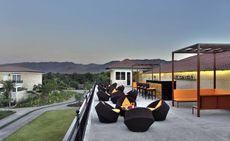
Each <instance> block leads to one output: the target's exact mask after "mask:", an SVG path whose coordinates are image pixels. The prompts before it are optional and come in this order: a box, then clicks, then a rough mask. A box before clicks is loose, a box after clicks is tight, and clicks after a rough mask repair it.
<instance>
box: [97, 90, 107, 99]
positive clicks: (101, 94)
mask: <svg viewBox="0 0 230 141" xmlns="http://www.w3.org/2000/svg"><path fill="white" fill-rule="evenodd" d="M97 97H98V99H99V100H100V101H108V100H109V97H110V96H109V95H108V94H107V93H106V92H104V91H98V92H97Z"/></svg>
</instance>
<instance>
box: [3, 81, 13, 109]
mask: <svg viewBox="0 0 230 141" xmlns="http://www.w3.org/2000/svg"><path fill="white" fill-rule="evenodd" d="M2 84H3V89H4V95H5V97H6V99H8V100H9V107H11V92H12V90H13V89H14V83H13V81H11V80H7V81H3V82H2Z"/></svg>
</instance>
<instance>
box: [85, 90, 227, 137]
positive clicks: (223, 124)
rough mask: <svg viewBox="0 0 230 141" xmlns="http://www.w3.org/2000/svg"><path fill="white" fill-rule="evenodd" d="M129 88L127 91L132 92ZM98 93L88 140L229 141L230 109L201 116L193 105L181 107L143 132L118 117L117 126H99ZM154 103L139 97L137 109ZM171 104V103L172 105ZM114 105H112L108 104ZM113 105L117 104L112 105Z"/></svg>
mask: <svg viewBox="0 0 230 141" xmlns="http://www.w3.org/2000/svg"><path fill="white" fill-rule="evenodd" d="M129 90H130V88H126V89H125V91H126V92H127V91H129ZM96 93H97V89H96V90H95V94H94V100H93V103H92V107H91V111H90V115H89V121H88V126H87V129H86V135H85V141H106V140H109V141H142V140H144V141H168V140H172V141H174V140H177V141H194V140H204V141H206V140H209V141H229V140H230V134H229V131H230V122H229V115H230V111H229V110H204V111H201V117H199V118H198V117H196V116H195V115H192V113H191V106H192V105H193V104H194V103H186V104H182V103H181V104H180V107H179V108H176V107H171V106H170V111H169V114H168V116H167V119H166V120H165V121H162V122H154V124H153V125H152V126H151V127H150V128H149V130H148V131H146V132H143V133H136V132H131V131H129V130H128V128H127V127H126V126H125V124H124V119H123V117H119V119H118V121H117V122H116V123H112V124H104V123H100V122H99V120H98V117H97V114H96V111H95V106H96V104H97V103H98V102H99V101H98V98H97V95H96ZM151 102H152V100H145V99H143V98H141V97H138V98H137V106H138V107H146V106H147V105H148V104H149V103H151ZM168 103H169V105H171V102H169V101H168ZM109 104H111V105H112V103H109ZM113 106H114V105H113Z"/></svg>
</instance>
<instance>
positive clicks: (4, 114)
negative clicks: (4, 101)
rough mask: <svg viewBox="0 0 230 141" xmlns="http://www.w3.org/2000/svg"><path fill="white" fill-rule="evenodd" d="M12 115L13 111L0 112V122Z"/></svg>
mask: <svg viewBox="0 0 230 141" xmlns="http://www.w3.org/2000/svg"><path fill="white" fill-rule="evenodd" d="M14 113H15V112H14V111H0V120H1V119H3V118H5V117H7V116H10V115H12V114H14Z"/></svg>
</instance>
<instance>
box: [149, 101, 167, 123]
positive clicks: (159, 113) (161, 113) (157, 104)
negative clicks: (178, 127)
mask: <svg viewBox="0 0 230 141" xmlns="http://www.w3.org/2000/svg"><path fill="white" fill-rule="evenodd" d="M147 107H148V108H149V109H150V110H151V111H152V114H153V116H154V118H155V121H163V120H165V119H166V117H167V114H168V111H169V109H170V107H169V105H168V104H167V103H166V102H165V101H164V100H157V101H154V102H153V103H151V104H149V105H148V106H147Z"/></svg>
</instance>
